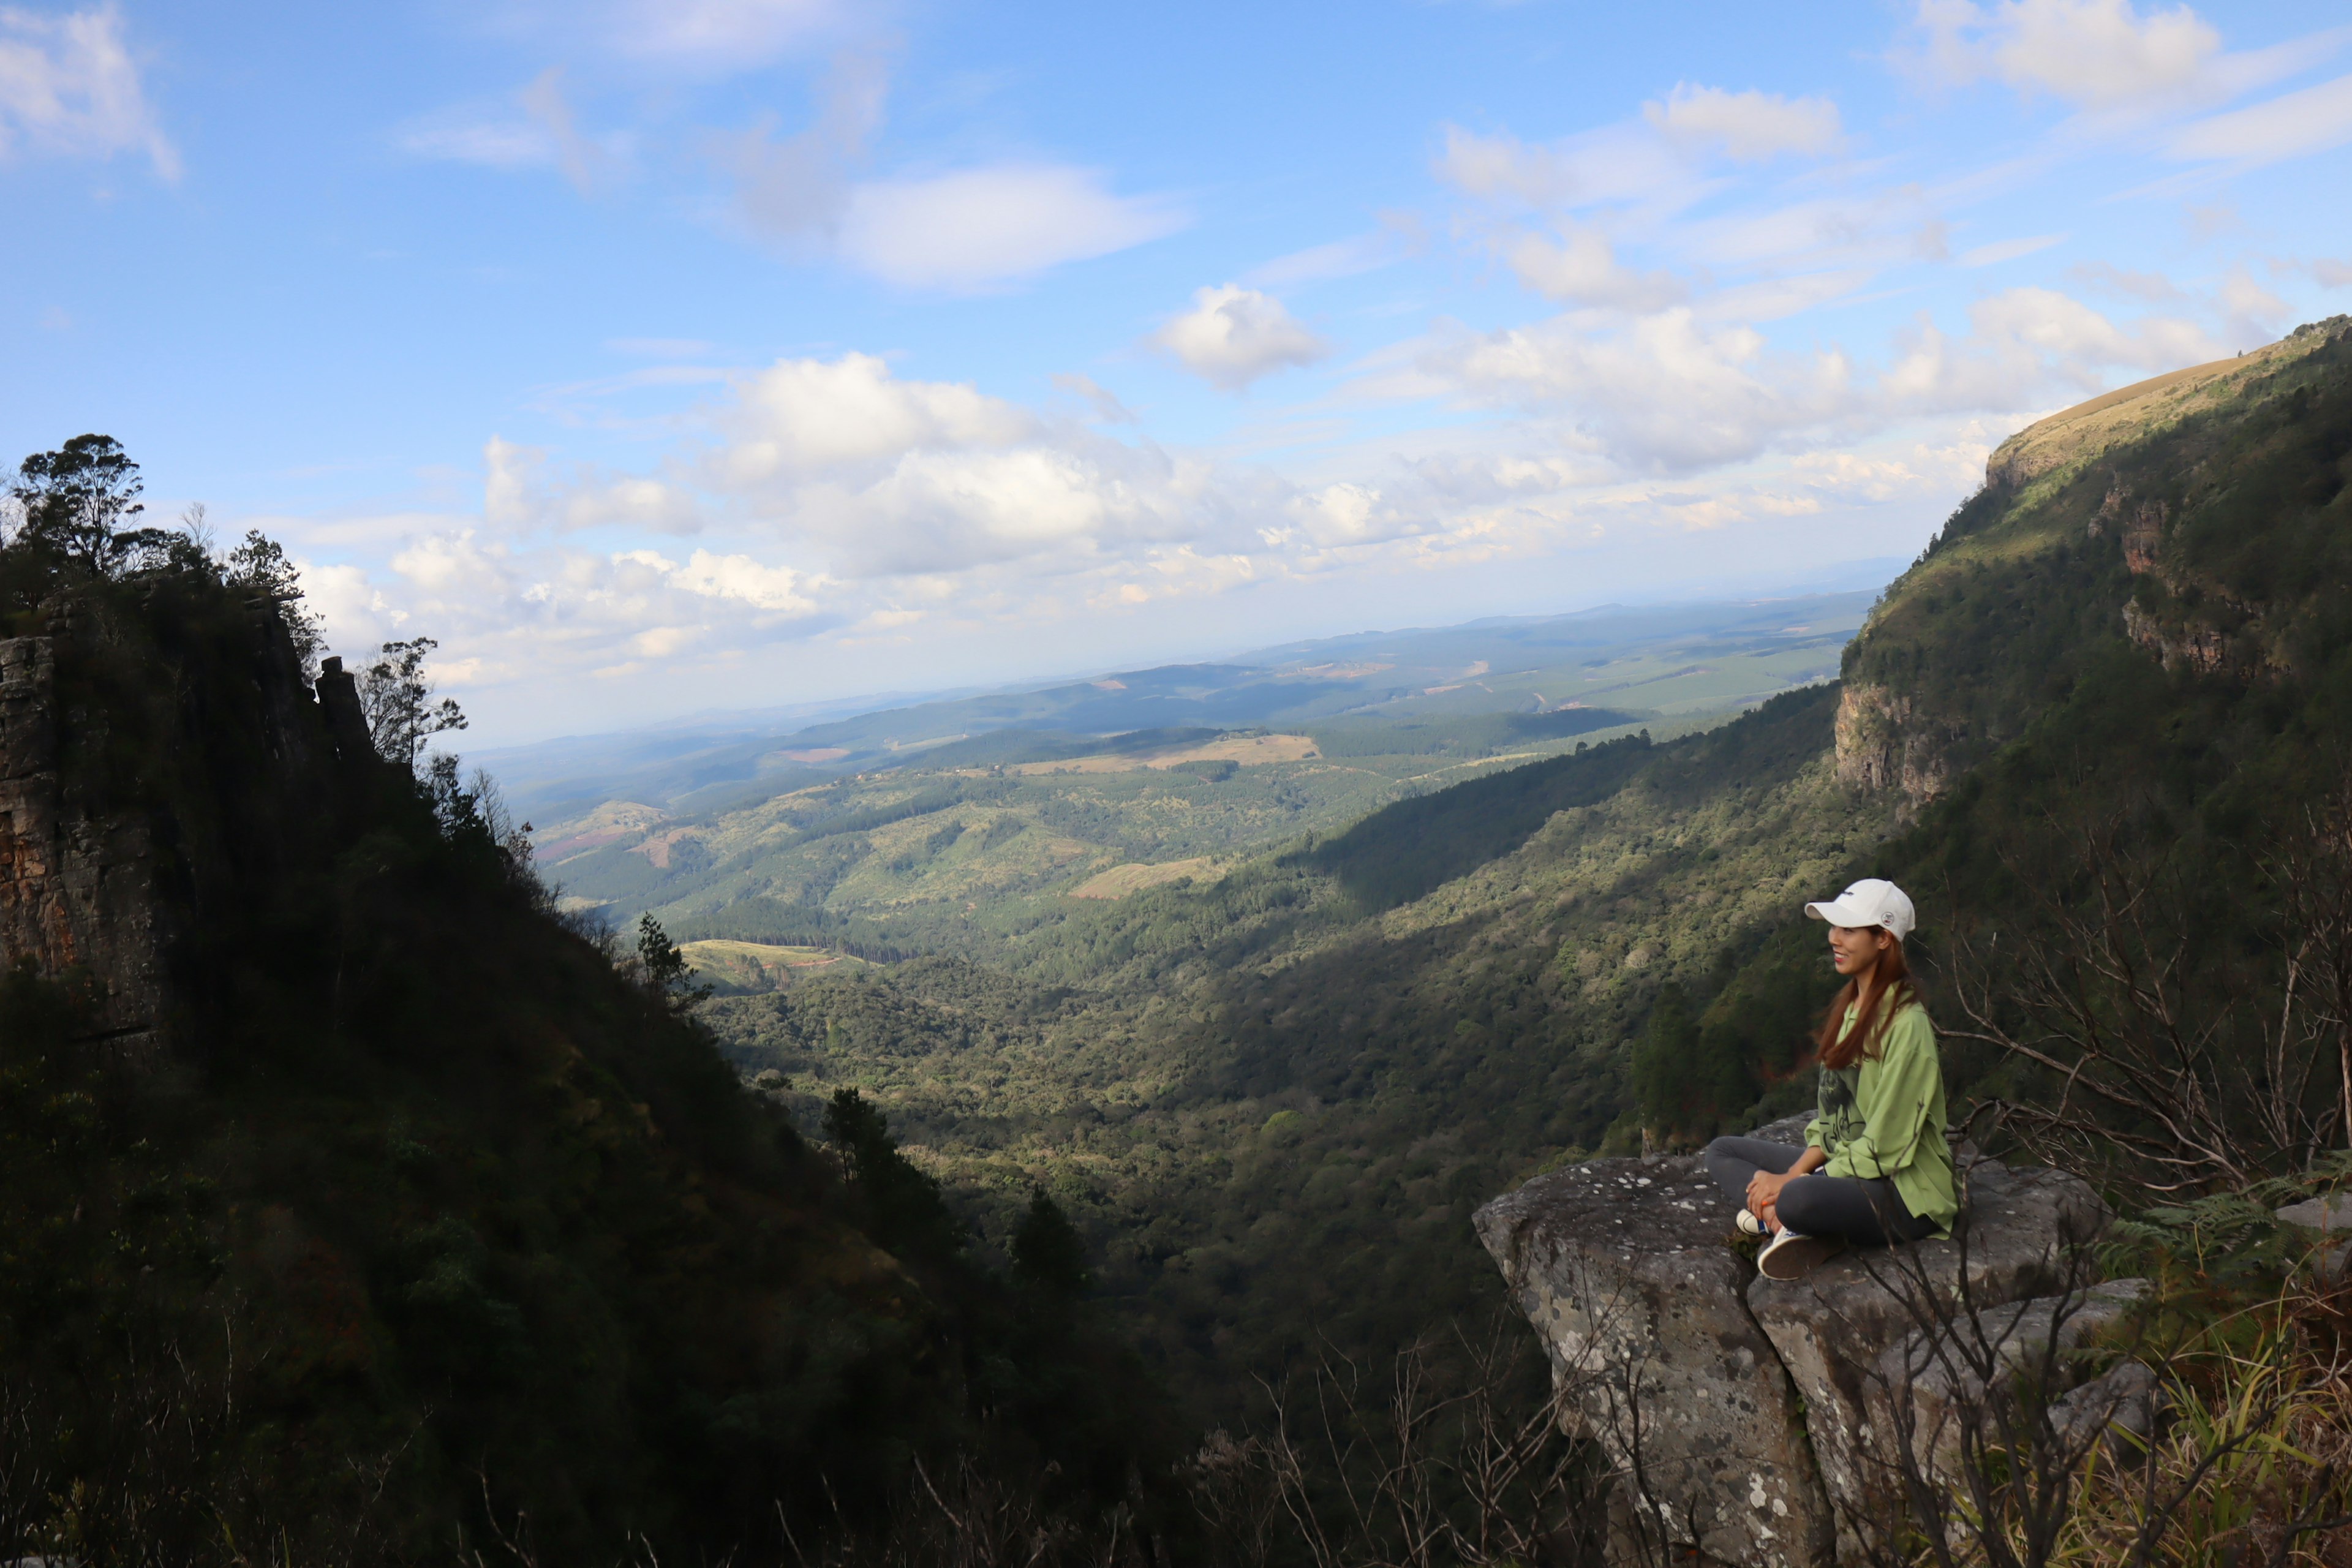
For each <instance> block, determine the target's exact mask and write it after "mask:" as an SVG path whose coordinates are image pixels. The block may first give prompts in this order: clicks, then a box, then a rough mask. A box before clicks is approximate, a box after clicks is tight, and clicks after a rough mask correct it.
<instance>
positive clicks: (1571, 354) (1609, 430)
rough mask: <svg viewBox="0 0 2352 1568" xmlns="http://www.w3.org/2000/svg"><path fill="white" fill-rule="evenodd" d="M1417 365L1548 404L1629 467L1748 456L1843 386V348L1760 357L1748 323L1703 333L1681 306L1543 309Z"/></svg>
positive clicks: (1446, 379) (1477, 388) (1833, 405)
mask: <svg viewBox="0 0 2352 1568" xmlns="http://www.w3.org/2000/svg"><path fill="white" fill-rule="evenodd" d="M1421 366H1422V369H1423V372H1424V373H1425V374H1429V375H1430V376H1432V377H1433V378H1434V379H1435V381H1436V382H1437V384H1441V385H1450V386H1452V387H1454V388H1455V389H1457V390H1458V392H1459V393H1460V395H1464V396H1466V397H1468V398H1470V399H1472V400H1473V401H1475V402H1479V403H1506V404H1509V405H1515V406H1519V407H1526V408H1533V409H1538V410H1541V409H1557V410H1559V411H1561V412H1563V413H1565V414H1566V415H1567V416H1569V417H1570V418H1571V419H1572V420H1574V421H1575V422H1576V424H1577V426H1578V427H1579V428H1580V429H1582V430H1584V431H1586V432H1588V433H1589V434H1591V436H1592V437H1594V438H1595V439H1596V440H1597V441H1598V442H1599V443H1600V444H1601V448H1602V450H1604V451H1605V452H1606V453H1607V454H1608V455H1609V456H1610V457H1611V458H1613V459H1614V460H1616V461H1617V462H1619V463H1621V464H1623V465H1624V466H1626V467H1627V468H1634V469H1660V470H1685V469H1696V468H1707V467H1713V466H1717V465H1720V464H1724V463H1730V462H1737V461H1740V460H1743V459H1746V458H1752V457H1754V456H1756V455H1757V454H1758V453H1759V452H1761V451H1763V450H1764V449H1765V448H1766V447H1768V446H1769V445H1770V444H1771V443H1772V442H1774V441H1775V440H1777V439H1779V438H1780V437H1784V436H1786V435H1788V434H1790V433H1791V432H1794V431H1798V430H1801V429H1805V428H1808V427H1812V426H1820V425H1821V424H1822V422H1824V421H1825V420H1829V419H1832V418H1834V417H1836V416H1838V415H1840V414H1842V413H1843V411H1844V410H1845V408H1846V406H1847V404H1848V400H1849V397H1850V394H1851V391H1852V372H1851V367H1850V366H1849V365H1848V363H1847V362H1846V360H1845V357H1844V355H1843V353H1838V352H1836V351H1824V352H1822V353H1816V354H1813V355H1811V356H1808V357H1802V358H1784V357H1780V356H1774V355H1770V354H1768V353H1766V352H1765V343H1764V339H1763V337H1762V335H1761V334H1760V333H1759V332H1757V331H1755V330H1754V329H1753V328H1750V327H1747V326H1738V325H1734V326H1726V327H1722V328H1717V329H1715V330H1709V329H1708V328H1707V327H1706V326H1705V325H1704V324H1702V323H1701V322H1700V321H1698V319H1697V318H1696V316H1695V315H1694V314H1693V312H1692V311H1691V310H1690V309H1689V308H1688V307H1675V308H1674V309H1671V310H1662V311H1659V312H1657V313H1655V314H1654V315H1646V316H1641V317H1637V318H1635V319H1633V320H1632V321H1628V322H1626V323H1625V324H1624V325H1623V326H1622V327H1619V328H1615V329H1612V330H1609V331H1591V330H1588V329H1587V328H1586V327H1585V326H1583V325H1582V324H1580V323H1579V322H1577V321H1573V320H1571V319H1570V318H1567V317H1555V318H1554V319H1552V320H1551V321H1541V322H1537V323H1534V324H1531V325H1528V326H1524V327H1515V328H1511V329H1508V330H1507V331H1497V332H1491V333H1486V334H1482V335H1479V336H1476V337H1472V338H1469V339H1466V340H1457V341H1455V342H1450V343H1444V342H1442V343H1440V344H1437V345H1433V347H1432V348H1431V349H1430V350H1429V351H1428V352H1426V353H1424V354H1423V356H1422V361H1421Z"/></svg>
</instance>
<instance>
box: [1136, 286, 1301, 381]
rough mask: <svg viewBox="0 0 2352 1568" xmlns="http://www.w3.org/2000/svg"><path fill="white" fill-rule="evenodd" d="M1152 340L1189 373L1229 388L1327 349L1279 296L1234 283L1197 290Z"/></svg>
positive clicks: (1298, 363) (1297, 363) (1296, 363)
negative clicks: (1188, 306) (1186, 307)
mask: <svg viewBox="0 0 2352 1568" xmlns="http://www.w3.org/2000/svg"><path fill="white" fill-rule="evenodd" d="M1152 342H1156V343H1158V344H1159V345H1160V347H1161V348H1163V349H1165V350H1167V351H1168V352H1169V353H1171V354H1173V355H1174V356H1175V357H1176V359H1177V361H1178V363H1181V364H1182V365H1183V366H1184V368H1185V369H1187V370H1189V371H1191V372H1192V374H1195V375H1197V376H1200V377H1202V379H1203V380H1205V381H1208V382H1210V383H1211V384H1214V385H1217V386H1221V387H1223V388H1225V389H1226V390H1227V391H1229V392H1237V391H1239V390H1241V389H1242V388H1243V387H1245V386H1247V385H1248V384H1250V383H1251V382H1253V381H1255V380H1256V379H1257V378H1258V377H1260V376H1262V375H1265V374H1267V373H1268V372H1270V371H1276V370H1280V369H1282V368H1283V367H1285V366H1286V365H1305V364H1312V363H1315V362H1316V361H1317V360H1319V359H1322V358H1324V357H1326V356H1327V355H1328V354H1329V353H1330V352H1331V350H1330V346H1329V345H1328V344H1327V343H1325V342H1323V340H1322V339H1320V338H1318V337H1317V336H1316V335H1315V334H1314V333H1313V332H1311V331H1307V328H1305V327H1304V326H1302V325H1300V324H1299V322H1298V321H1297V320H1296V319H1295V318H1294V317H1292V315H1291V314H1290V312H1289V311H1288V310H1285V309H1284V308H1283V304H1282V301H1281V300H1277V299H1276V298H1274V296H1272V295H1271V294H1262V293H1260V292H1258V291H1257V290H1256V289H1244V288H1241V287H1240V286H1239V285H1237V284H1233V283H1227V284H1224V285H1223V286H1222V287H1220V288H1215V289H1198V290H1196V291H1195V292H1194V293H1193V295H1192V309H1191V310H1187V311H1185V312H1184V313H1183V314H1182V315H1181V316H1177V317H1174V318H1172V319H1171V320H1170V321H1168V323H1167V324H1166V325H1165V326H1162V327H1161V328H1160V331H1158V332H1156V333H1154V334H1153V335H1152Z"/></svg>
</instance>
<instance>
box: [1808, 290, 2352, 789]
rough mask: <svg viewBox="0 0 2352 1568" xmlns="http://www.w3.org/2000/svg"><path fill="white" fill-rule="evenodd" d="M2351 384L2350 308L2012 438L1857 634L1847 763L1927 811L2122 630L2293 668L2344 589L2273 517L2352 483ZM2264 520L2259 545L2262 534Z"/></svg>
mask: <svg viewBox="0 0 2352 1568" xmlns="http://www.w3.org/2000/svg"><path fill="white" fill-rule="evenodd" d="M2347 387H2352V321H2347V319H2346V318H2343V317H2337V318H2335V319H2333V320H2331V321H2322V322H2317V323H2314V324H2313V325H2310V326H2306V327H2303V328H2299V329H2297V331H2295V332H2294V334H2292V335H2291V336H2289V337H2287V338H2285V339H2283V340H2282V341H2280V342H2276V343H2273V344H2271V345H2269V346H2268V347H2266V348H2263V349H2260V350H2257V351H2255V352H2253V353H2248V354H2245V355H2242V356H2240V357H2238V358H2234V359H2228V360H2221V361H2219V362H2216V363H2212V364H2207V365H2199V366H2196V367H2193V368H2191V369H2189V370H2184V371H2179V372H2175V373H2174V374H2170V375H2165V376H2158V377H2156V378H2155V379H2153V380H2150V381H2146V382H2141V383H2139V384H2137V385H2133V386H2126V387H2123V388H2120V389H2119V390H2117V391H2115V392H2112V393H2108V394H2106V395H2104V396H2101V397H2096V398H2094V399H2092V400H2091V401H2090V402H2087V403H2084V404H2082V405H2078V406H2076V407H2074V408H2070V409H2067V410H2066V411H2065V412H2063V413H2062V414H2056V415H2053V416H2051V417H2049V418H2047V419H2043V420H2042V421H2040V422H2038V423H2036V424H2034V425H2032V426H2028V427H2027V428H2026V429H2024V430H2021V431H2020V432H2019V433H2018V434H2017V435H2015V436H2013V437H2011V438H2010V439H2009V440H2007V441H2005V442H2003V443H2002V444H2001V445H2000V447H1999V449H1998V450H1996V451H1995V452H1994V453H1993V454H1992V456H1991V458H1990V459H1989V460H1988V461H1987V463H1986V465H1985V484H1984V488H1983V489H1981V490H1980V491H1979V492H1978V494H1977V495H1976V496H1975V497H1973V498H1971V499H1970V500H1969V501H1968V502H1967V503H1966V504H1965V505H1963V506H1962V507H1961V508H1960V510H1958V512H1956V513H1955V514H1954V515H1953V518H1952V520H1951V521H1950V522H1949V523H1948V525H1947V527H1946V529H1945V531H1944V532H1943V534H1942V535H1941V536H1940V537H1939V538H1938V539H1937V542H1935V544H1934V545H1932V546H1931V547H1930V549H1929V552H1928V553H1927V556H1926V557H1925V558H1923V559H1922V560H1921V561H1920V562H1919V563H1918V564H1917V565H1916V566H1914V567H1913V568H1912V569H1911V570H1910V571H1908V572H1906V574H1904V575H1903V576H1902V577H1901V578H1899V579H1898V580H1897V581H1896V582H1895V584H1893V585H1892V586H1891V587H1889V588H1888V590H1887V593H1886V596H1885V599H1884V600H1883V601H1882V602H1881V604H1880V605H1879V606H1878V608H1877V610H1875V611H1874V613H1873V615H1872V616H1871V619H1870V622H1869V624H1868V625H1867V626H1865V627H1864V631H1863V634H1862V636H1861V637H1858V638H1857V639H1856V640H1855V642H1854V644H1853V647H1850V648H1849V649H1848V650H1847V655H1846V661H1845V688H1844V691H1843V695H1842V698H1841V701H1840V705H1839V710H1838V725H1837V753H1836V755H1837V770H1838V776H1839V778H1840V779H1841V780H1842V781H1843V783H1845V784H1848V785H1849V786H1851V787H1853V788H1858V789H1866V790H1872V791H1889V792H1895V793H1897V794H1899V795H1901V796H1902V797H1903V798H1904V800H1905V801H1906V804H1907V805H1909V806H1911V807H1914V808H1916V807H1918V806H1921V805H1925V804H1927V802H1929V801H1931V800H1934V799H1936V798H1937V796H1939V795H1942V794H1944V793H1945V791H1946V790H1947V789H1948V786H1949V784H1951V782H1952V781H1953V780H1954V779H1955V778H1957V777H1958V775H1959V774H1961V773H1965V772H1966V771H1968V770H1969V768H1971V767H1973V766H1974V765H1976V764H1977V763H1979V762H1981V761H1983V760H1984V759H1985V758H1986V757H1988V756H1990V754H1991V753H1992V752H1994V751H1997V750H1998V749H1999V748H2000V746H2001V745H2003V744H2005V743H2007V742H2010V741H2012V740H2014V739H2016V738H2017V737H2018V736H2019V735H2020V734H2021V733H2023V732H2024V731H2025V730H2026V728H2027V727H2028V726H2030V725H2031V723H2032V721H2033V719H2034V717H2035V715H2037V714H2038V713H2040V712H2042V710H2045V709H2047V708H2048V707H2050V706H2051V705H2052V704H2053V703H2055V702H2058V701H2061V700H2063V699H2064V697H2065V695H2066V693H2067V692H2068V691H2069V690H2070V689H2071V686H2072V682H2073V679H2074V675H2075V672H2076V670H2077V669H2078V668H2080V661H2081V659H2082V658H2084V657H2085V656H2086V654H2087V653H2088V652H2089V651H2090V650H2093V649H2094V648H2095V647H2096V646H2097V645H2098V644H2100V643H2101V642H2103V641H2106V640H2110V639H2114V638H2116V637H2122V638H2124V639H2126V640H2127V641H2128V643H2129V644H2130V645H2131V646H2134V647H2137V648H2138V649H2140V650H2141V651H2142V652H2143V653H2145V654H2147V655H2148V656H2150V657H2152V658H2155V659H2157V660H2158V662H2160V663H2161V664H2162V666H2163V667H2164V668H2166V669H2167V670H2170V671H2174V672H2178V673H2189V674H2198V675H2206V676H2221V677H2228V678H2231V679H2239V680H2251V679H2260V678H2263V677H2264V676H2265V675H2272V674H2276V673H2279V672H2281V671H2283V670H2284V669H2286V668H2290V667H2291V666H2292V665H2294V661H2295V659H2296V658H2297V657H2298V656H2297V653H2296V651H2295V642H2296V637H2297V635H2298V633H2299V632H2300V631H2306V630H2308V629H2309V628H2310V626H2311V625H2312V624H2313V622H2314V620H2315V615H2314V598H2315V595H2317V594H2320V593H2322V592H2329V591H2340V589H2341V588H2342V587H2343V584H2340V583H2337V582H2334V581H2326V582H2323V581H2321V580H2317V579H2314V578H2312V577H2311V576H2310V575H2309V574H2308V573H2307V572H2299V571H2297V570H2296V569H2294V566H2293V565H2291V564H2287V563H2293V562H2295V561H2298V560H2300V561H2301V562H2303V563H2308V562H2309V561H2310V560H2311V559H2312V558H2313V557H2314V556H2315V555H2317V554H2318V553H2319V551H2318V550H2317V548H2316V547H2315V548H2312V549H2299V548H2298V547H2294V546H2291V545H2287V544H2285V542H2284V541H2281V540H2279V539H2278V538H2277V537H2276V536H2275V530H2274V528H2273V524H2274V523H2275V522H2276V521H2277V520H2278V519H2279V518H2280V517H2281V516H2283V515H2288V514H2292V513H2294V512H2296V511H2298V510H2310V509H2312V508H2314V507H2315V505H2318V504H2324V503H2325V502H2326V500H2327V498H2328V497H2329V496H2330V495H2332V494H2333V493H2334V489H2333V487H2340V485H2341V484H2342V482H2343V479H2342V476H2341V473H2340V465H2341V460H2342V458H2343V452H2342V450H2341V449H2340V448H2341V447H2342V446H2343V438H2342V437H2341V435H2340V434H2339V433H2337V432H2336V431H2335V430H2334V429H2333V424H2334V416H2331V415H2330V414H2329V413H2328V409H2329V408H2330V407H2332V406H2333V405H2335V404H2336V402H2340V401H2341V400H2342V398H2343V397H2344V395H2345V394H2346V391H2347ZM2265 531H2272V532H2273V539H2272V542H2271V544H2270V547H2269V550H2268V552H2267V555H2268V558H2267V559H2264V558H2263V556H2262V555H2260V554H2257V553H2255V552H2249V550H2248V549H2247V545H2248V542H2250V541H2252V540H2253V539H2255V538H2258V537H2261V536H2262V535H2263V533H2264V532H2265ZM2282 554H2284V557H2285V558H2286V559H2285V562H2283V561H2282V560H2281V559H2280V557H2281V556H2282ZM2283 565H2286V569H2284V570H2282V569H2281V568H2282V566H2283Z"/></svg>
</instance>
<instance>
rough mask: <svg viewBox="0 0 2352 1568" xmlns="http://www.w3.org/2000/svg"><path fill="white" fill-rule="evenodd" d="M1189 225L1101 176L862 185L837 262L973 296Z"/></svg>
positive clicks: (1166, 205)
mask: <svg viewBox="0 0 2352 1568" xmlns="http://www.w3.org/2000/svg"><path fill="white" fill-rule="evenodd" d="M1191 222H1192V215H1191V214H1190V213H1189V212H1188V211H1187V210H1186V209H1185V207H1184V205H1182V204H1181V203H1180V202H1178V201H1177V200H1175V199H1174V198H1172V197H1170V196H1165V195H1142V196H1130V195H1119V194H1118V193H1116V192H1114V191H1112V190H1111V189H1110V188H1109V185H1108V181H1107V180H1106V179H1105V177H1104V176H1103V174H1102V173H1101V172H1100V171H1098V170H1093V169H1082V168H1074V167H1071V166H1069V165H1066V164H1055V163H1003V164H996V165H993V166H989V167H982V168H976V169H960V170H955V171H952V172H950V173H947V174H917V175H902V176H899V177H897V178H892V179H883V180H876V181H871V182H868V183H866V184H860V185H857V186H856V187H855V188H854V189H852V190H851V191H850V193H849V199H848V205H847V208H846V210H845V212H844V213H843V215H842V217H841V230H840V255H841V257H842V258H843V259H844V260H845V261H846V262H848V263H849V264H850V265H851V266H853V267H856V268H859V269H861V270H863V271H866V272H870V273H872V274H873V275H874V276H875V277H877V278H879V279H883V280H884V281H885V282H888V283H896V284H899V285H901V286H904V287H908V288H915V289H944V290H948V291H950V292H972V291H976V290H982V289H994V288H1001V287H1003V286H1004V285H1006V284H1009V283H1013V282H1017V281H1019V280H1021V279H1025V278H1029V277H1032V276H1034V275H1035V274H1037V273H1039V272H1043V271H1045V269H1047V268H1053V267H1058V266H1061V265H1062V264H1064V263H1066V262H1071V261H1084V260H1087V259H1089V258H1094V257H1097V256H1108V255H1109V254H1110V253H1111V252H1113V251H1118V250H1125V249H1127V248H1129V247H1131V246H1137V245H1141V244H1143V243H1145V242H1146V241H1149V240H1153V239H1158V238H1160V237H1163V236H1165V235H1170V234H1173V233H1175V232H1176V231H1177V230H1179V229H1181V228H1182V227H1184V226H1186V225H1188V224H1189V223H1191Z"/></svg>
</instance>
